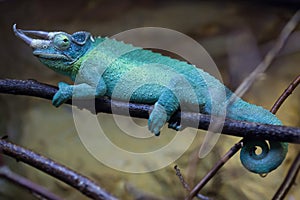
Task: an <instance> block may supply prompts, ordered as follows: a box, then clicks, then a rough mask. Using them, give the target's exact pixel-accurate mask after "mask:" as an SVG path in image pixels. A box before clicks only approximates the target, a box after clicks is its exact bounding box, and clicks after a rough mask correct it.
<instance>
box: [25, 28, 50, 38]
mask: <svg viewBox="0 0 300 200" xmlns="http://www.w3.org/2000/svg"><path fill="white" fill-rule="evenodd" d="M22 31H23V33H27V34H31V35H35V36H38V37H41V38H43V39H49V32H46V31H30V30H22Z"/></svg>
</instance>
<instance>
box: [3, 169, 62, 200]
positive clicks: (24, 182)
mask: <svg viewBox="0 0 300 200" xmlns="http://www.w3.org/2000/svg"><path fill="white" fill-rule="evenodd" d="M0 177H2V178H5V179H6V180H8V181H11V182H13V183H14V184H17V185H19V186H21V187H22V188H25V189H27V190H29V191H31V192H32V193H33V194H36V195H38V196H41V197H43V198H44V199H48V200H62V198H60V197H58V196H56V195H55V194H53V193H51V192H49V191H48V190H46V189H45V188H43V187H41V186H40V185H38V184H36V183H33V182H31V181H30V180H28V179H26V178H24V177H22V176H20V175H18V174H16V173H14V172H12V171H11V170H10V169H9V168H8V167H7V166H2V167H0Z"/></svg>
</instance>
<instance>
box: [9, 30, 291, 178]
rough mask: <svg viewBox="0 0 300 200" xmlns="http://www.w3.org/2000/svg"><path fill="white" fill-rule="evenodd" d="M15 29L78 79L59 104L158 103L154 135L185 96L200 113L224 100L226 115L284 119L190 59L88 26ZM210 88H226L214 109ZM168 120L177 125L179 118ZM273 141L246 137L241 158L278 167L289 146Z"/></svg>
mask: <svg viewBox="0 0 300 200" xmlns="http://www.w3.org/2000/svg"><path fill="white" fill-rule="evenodd" d="M14 32H15V34H16V36H18V37H19V38H21V39H22V40H23V41H25V42H26V43H27V44H28V45H30V46H31V47H32V48H33V54H34V55H35V56H37V57H38V58H39V60H40V61H41V62H42V63H43V64H45V65H46V66H47V67H49V68H51V69H53V70H54V71H56V72H58V73H61V74H63V75H66V76H69V77H70V78H71V79H72V80H73V81H75V83H76V84H74V85H69V84H67V83H63V82H60V83H59V84H58V86H59V90H58V92H57V93H56V94H55V95H54V97H53V100H52V103H53V105H54V106H56V107H58V106H60V105H61V104H63V103H64V102H65V101H67V100H69V99H71V98H78V99H80V98H95V97H99V96H108V97H111V98H114V99H119V100H124V101H128V100H130V101H132V102H136V103H150V104H154V108H153V111H152V112H151V114H150V116H149V119H148V128H149V130H150V131H151V132H152V133H154V134H156V135H159V133H160V129H161V128H162V127H163V126H164V124H165V123H166V122H168V120H169V119H170V117H171V116H172V114H174V112H175V111H176V110H178V109H179V108H180V105H181V103H182V102H184V103H186V104H188V105H193V106H197V108H199V110H200V112H202V113H206V114H217V115H218V114H222V113H217V112H218V110H222V109H221V106H223V107H224V106H227V109H226V117H227V118H231V119H235V120H242V121H248V122H257V123H263V124H274V125H281V122H280V120H279V119H278V118H277V117H276V116H275V115H273V114H272V113H270V112H269V111H267V110H265V109H263V108H262V107H259V106H256V105H253V104H250V103H247V102H245V101H243V100H242V99H240V98H238V97H236V101H234V102H233V103H231V104H228V101H229V99H230V97H231V96H232V95H234V94H233V93H232V92H231V91H230V90H229V89H227V88H226V87H225V86H224V85H223V84H222V83H221V82H220V81H219V80H217V79H216V78H214V77H213V76H211V75H210V74H208V73H206V72H204V71H203V70H201V69H198V68H196V67H195V66H194V65H191V64H188V63H186V62H183V61H179V60H176V59H172V58H170V57H167V56H163V55H161V54H158V53H154V52H152V51H150V50H145V49H142V48H139V47H134V46H132V45H130V44H125V43H123V42H120V41H116V40H114V39H110V38H106V37H96V38H94V37H93V36H91V34H90V33H88V32H84V31H80V32H76V33H73V34H68V33H65V32H44V31H28V30H21V29H17V28H16V25H14ZM28 35H34V36H35V37H39V38H40V39H33V38H31V37H29V36H28ZM132 88H134V89H132ZM211 90H213V91H217V92H218V91H221V90H225V92H226V97H225V100H224V102H222V103H220V104H217V105H215V104H214V106H217V107H216V109H215V110H217V112H215V111H214V113H213V112H212V102H213V100H214V97H213V96H211V95H210V94H211V93H210V92H209V91H211ZM193 94H195V95H194V96H195V97H193ZM218 106H219V107H218ZM170 126H171V127H173V128H175V129H178V128H179V127H178V126H177V125H176V124H170ZM269 144H270V147H269V145H268V144H267V143H266V142H265V141H250V140H247V139H245V142H244V146H243V148H242V150H241V155H240V158H241V162H242V164H243V165H244V166H245V167H246V168H247V169H248V170H249V171H251V172H254V173H259V174H262V173H269V172H270V171H272V170H274V169H276V168H277V167H278V166H279V165H280V164H281V163H282V161H283V160H284V158H285V156H286V153H287V149H288V146H287V143H280V142H275V141H270V142H269ZM256 146H260V147H261V148H262V153H261V154H260V155H256V154H255V149H256Z"/></svg>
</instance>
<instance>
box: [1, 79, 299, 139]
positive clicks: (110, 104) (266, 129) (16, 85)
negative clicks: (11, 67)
mask: <svg viewBox="0 0 300 200" xmlns="http://www.w3.org/2000/svg"><path fill="white" fill-rule="evenodd" d="M56 92H57V87H54V86H51V85H47V84H43V83H39V82H37V81H35V80H12V79H0V93H6V94H15V95H27V96H34V97H40V98H43V99H48V100H51V99H52V97H53V95H54V94H55V93H56ZM87 101H89V100H81V101H79V102H81V103H80V105H77V107H79V108H80V109H83V108H86V109H89V110H90V111H91V112H93V111H92V110H91V109H90V108H89V107H85V105H87ZM66 103H67V104H72V102H71V101H68V102H66ZM89 105H90V104H89ZM112 108H113V110H114V114H118V115H127V113H128V109H129V113H130V115H131V116H132V117H138V118H144V119H148V117H149V112H150V111H151V109H152V106H151V105H147V104H137V103H129V104H128V103H126V102H121V101H116V100H111V99H108V98H105V97H103V98H97V99H96V102H95V111H96V113H100V112H103V113H112ZM180 116H181V119H182V125H183V126H185V127H186V126H189V127H194V128H199V129H203V130H207V129H208V127H209V124H210V123H211V121H210V120H211V119H210V116H209V115H204V114H200V113H191V112H181V113H180V112H178V113H176V114H175V115H174V116H173V117H172V118H171V120H172V121H179V120H180ZM212 123H214V122H213V121H212ZM195 124H198V127H195ZM222 133H223V134H226V135H232V136H237V137H247V138H249V139H263V140H274V141H281V142H290V143H297V144H300V128H297V127H287V126H278V125H265V124H258V123H250V122H245V121H236V120H230V119H226V120H225V123H224V127H223V130H222Z"/></svg>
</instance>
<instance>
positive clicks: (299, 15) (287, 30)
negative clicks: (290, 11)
mask: <svg viewBox="0 0 300 200" xmlns="http://www.w3.org/2000/svg"><path fill="white" fill-rule="evenodd" d="M299 21H300V10H298V11H297V12H296V13H295V14H294V16H293V17H292V18H291V19H290V20H289V21H288V23H287V24H286V25H285V26H284V28H283V29H282V31H281V32H280V35H279V37H278V39H277V41H276V43H275V45H274V46H273V48H272V49H271V50H270V51H268V53H267V55H266V56H265V57H264V59H263V61H262V62H261V63H259V65H258V66H257V67H256V68H255V70H254V71H253V72H252V73H251V74H250V75H249V76H248V77H247V78H246V79H245V80H244V81H243V82H242V84H241V85H240V86H239V87H238V88H237V89H236V91H235V94H236V95H237V96H239V97H241V96H243V95H244V94H245V92H246V91H247V90H248V89H249V88H250V87H251V85H252V84H253V83H254V81H255V80H256V78H257V77H258V76H259V75H260V74H262V73H264V72H265V71H266V70H267V68H268V67H269V66H270V65H271V64H272V62H273V61H274V59H275V58H276V56H277V55H278V53H279V52H280V50H281V49H282V48H283V47H284V45H285V44H286V42H287V40H288V38H289V36H290V35H291V33H292V32H293V31H294V29H295V28H296V26H297V24H298V23H299Z"/></svg>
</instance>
